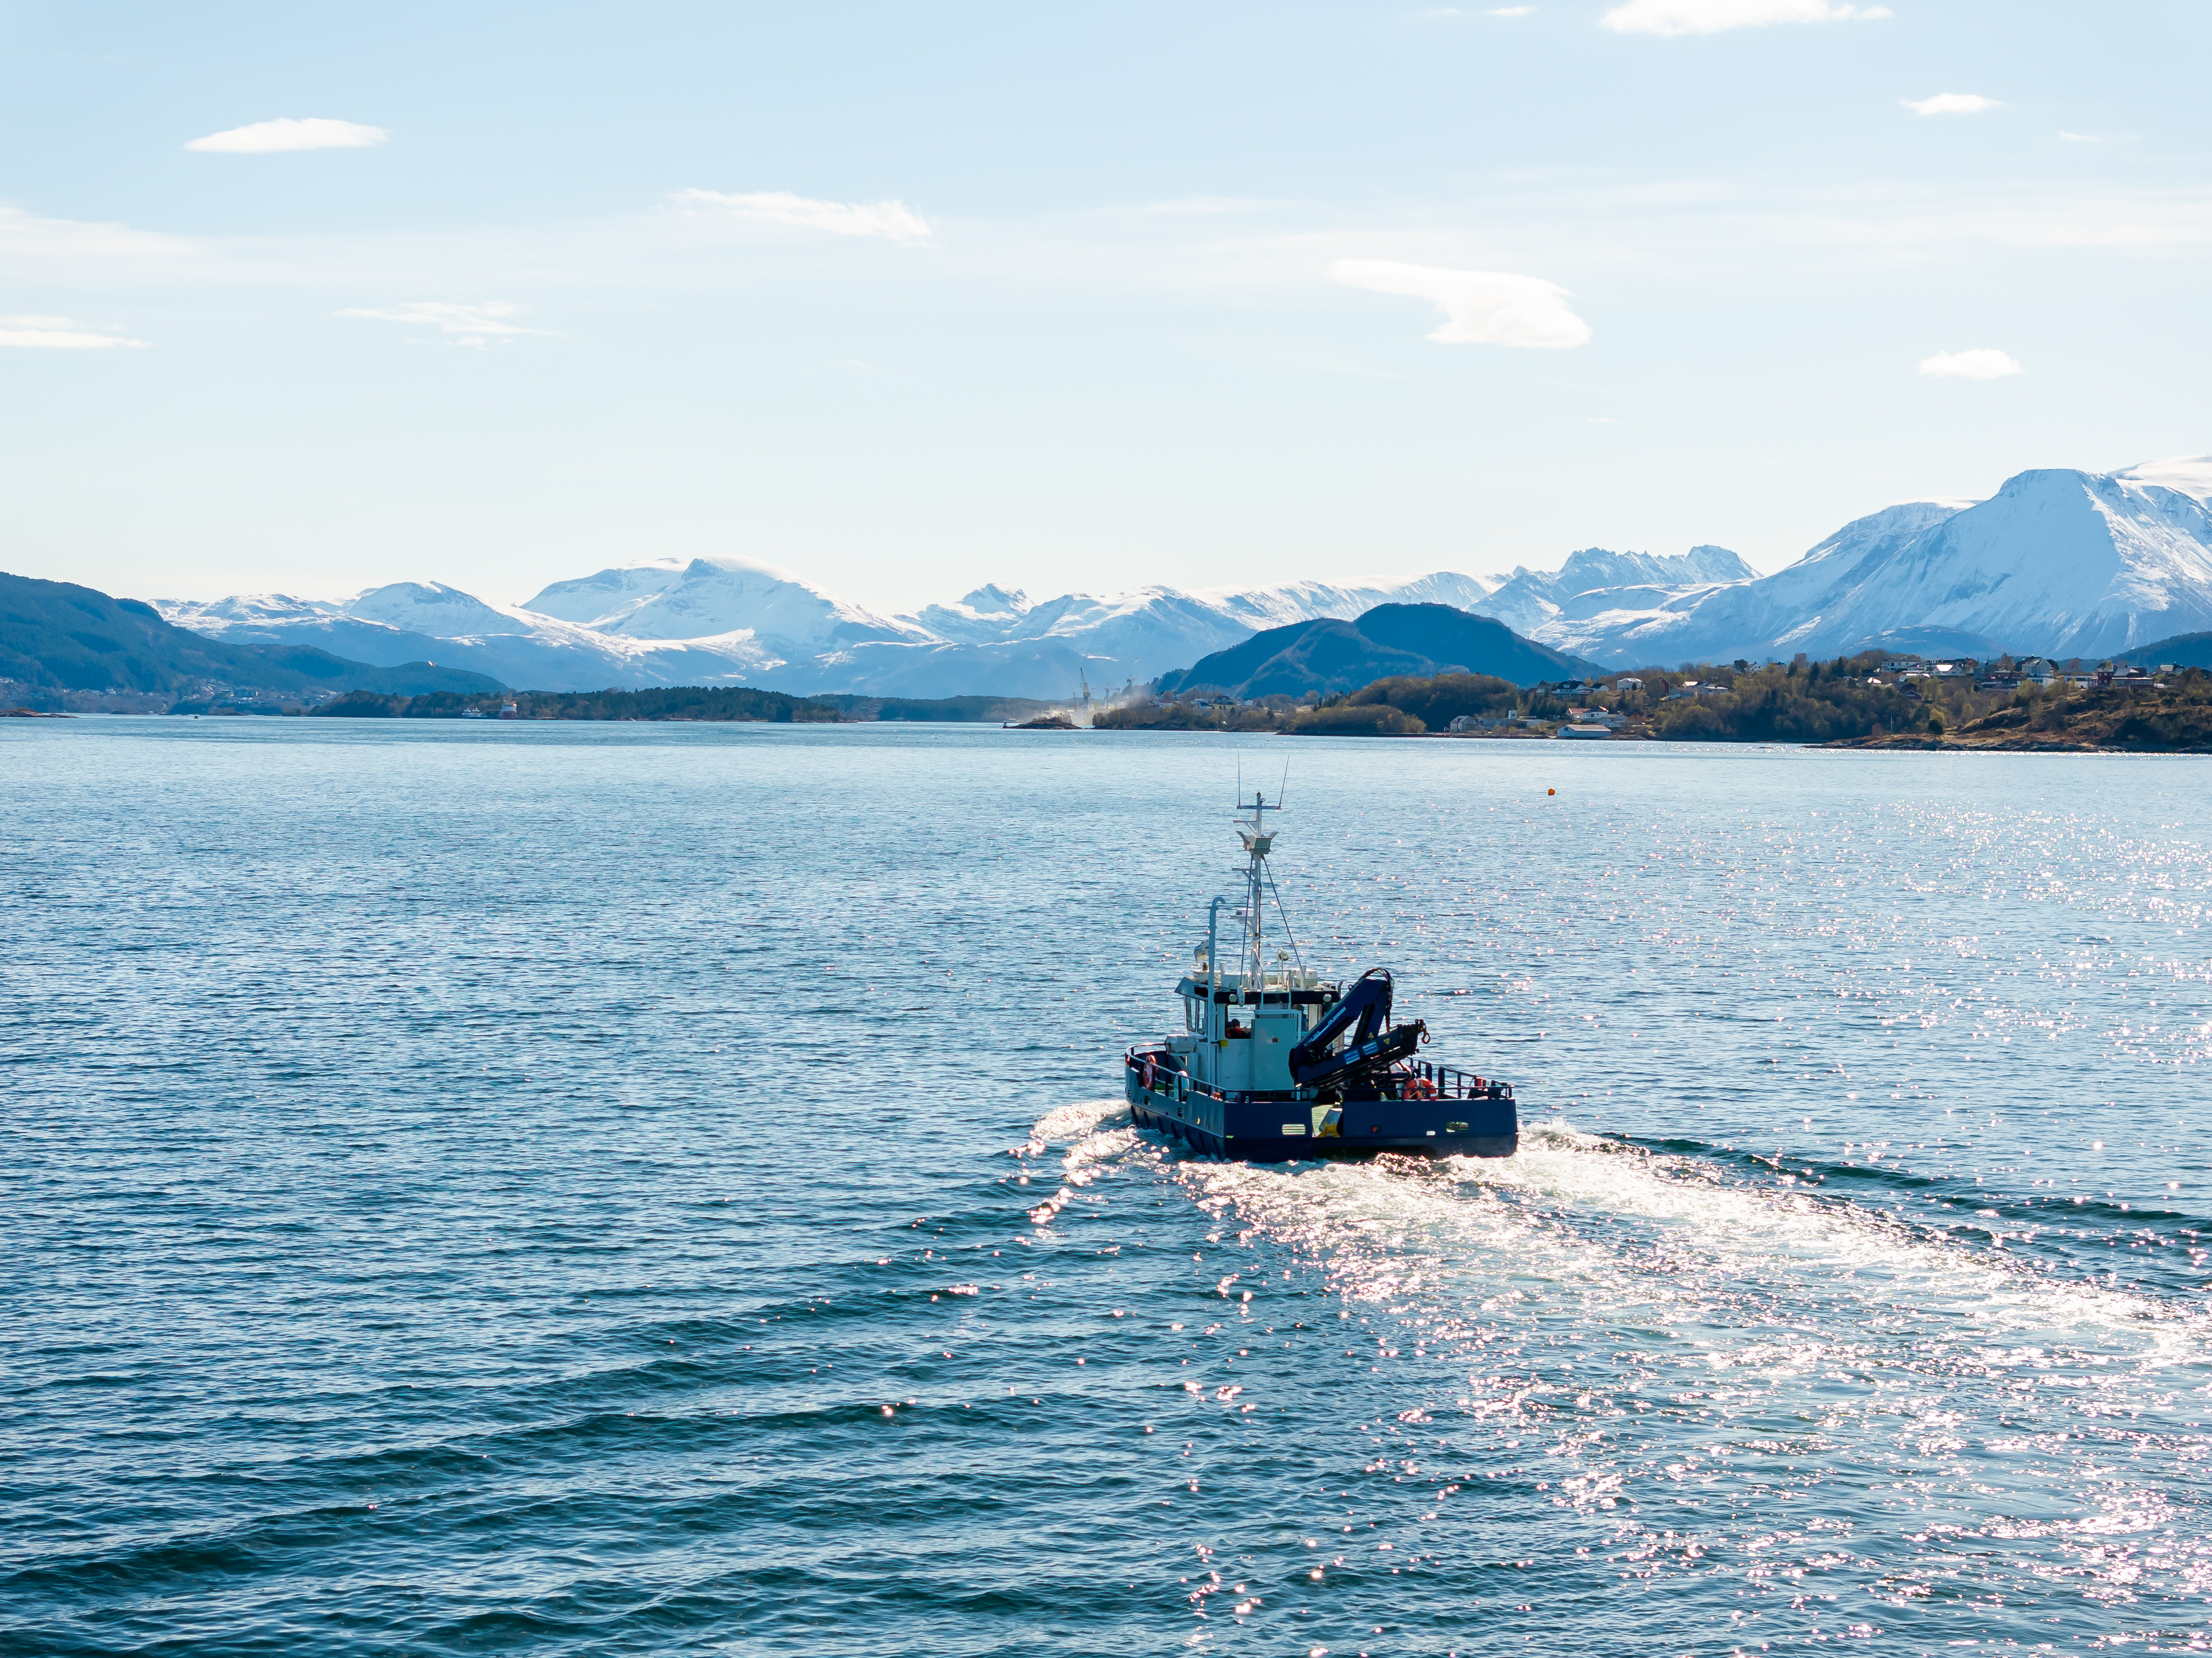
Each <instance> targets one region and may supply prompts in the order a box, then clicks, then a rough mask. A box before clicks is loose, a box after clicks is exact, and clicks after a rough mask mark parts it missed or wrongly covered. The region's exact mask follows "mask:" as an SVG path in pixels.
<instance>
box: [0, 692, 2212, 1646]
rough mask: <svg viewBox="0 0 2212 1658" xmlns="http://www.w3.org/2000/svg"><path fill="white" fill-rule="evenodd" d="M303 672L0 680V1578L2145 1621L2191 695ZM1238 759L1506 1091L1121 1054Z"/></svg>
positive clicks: (1670, 1627) (2192, 1154) (2197, 1365)
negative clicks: (1999, 723)
mask: <svg viewBox="0 0 2212 1658" xmlns="http://www.w3.org/2000/svg"><path fill="white" fill-rule="evenodd" d="M337 726H339V722H329V723H327V724H325V723H323V722H291V721H286V722H278V721H274V720H270V721H246V720H238V721H223V722H218V721H213V720H203V721H197V722H193V721H181V720H78V721H75V722H71V723H69V724H66V725H64V724H63V723H61V722H54V723H53V724H52V725H48V724H46V723H45V722H38V723H35V724H34V723H33V722H10V724H9V726H8V727H7V728H5V729H4V730H0V814H4V816H0V831H4V835H5V846H4V858H0V894H4V902H5V914H6V916H7V923H8V924H7V932H6V935H5V936H6V949H5V950H4V953H0V975H4V991H5V999H4V1002H0V1087H4V1090H5V1099H6V1108H5V1116H4V1121H5V1125H6V1129H7V1134H8V1141H7V1145H6V1153H7V1156H6V1163H5V1169H6V1173H5V1176H4V1178H5V1181H6V1188H5V1189H6V1196H7V1205H6V1212H7V1233H6V1236H7V1243H6V1256H5V1259H6V1260H7V1263H8V1270H7V1272H6V1274H5V1277H4V1280H0V1295H4V1301H0V1308H4V1314H5V1320H6V1329H7V1338H6V1343H5V1348H4V1354H3V1355H0V1366H4V1368H0V1387H4V1389H5V1401H6V1410H5V1413H4V1416H0V1648H5V1649H7V1650H9V1651H21V1652H40V1653H44V1652H112V1653H120V1652H145V1651H164V1650H175V1651H185V1650H189V1651H191V1652H194V1653H246V1652H263V1653H280V1652H281V1653H298V1652H313V1653H317V1654H347V1653H370V1652H375V1653H388V1652H393V1651H421V1652H445V1651H456V1652H458V1651H468V1652H485V1651H526V1652H547V1653H601V1652H604V1653H629V1652H653V1653H659V1652H671V1651H694V1650H715V1651H726V1652H736V1653H809V1654H811V1653H822V1652H838V1653H858V1654H877V1653H881V1654H903V1653H918V1652H927V1653H945V1654H983V1653H1002V1652H1031V1651H1053V1652H1066V1653H1093V1652H1096V1653H1113V1654H1117V1655H1120V1654H1128V1653H1133V1652H1167V1651H1170V1650H1176V1651H1182V1652H1201V1653H1202V1652H1222V1653H1254V1654H1261V1653H1266V1654H1280V1653H1311V1652H1316V1651H1320V1650H1322V1649H1326V1650H1327V1651H1328V1652H1329V1653H1333V1654H1340V1655H1342V1654H1353V1653H1359V1652H1370V1653H1375V1654H1381V1653H1386V1652H1388V1653H1424V1654H1425V1653H1438V1654H1443V1653H1461V1654H1476V1653H1492V1652H1523V1651H1590V1652H1604V1653H1613V1652H1637V1653H1644V1652H1650V1653H1655V1654H1656V1653H1674V1652H1681V1653H1699V1654H1704V1653H1724V1652H1733V1651H1737V1650H1746V1651H1755V1650H1760V1649H1769V1648H1771V1649H1776V1650H1780V1649H1796V1648H1798V1647H1801V1646H1811V1645H1814V1644H1818V1643H1826V1642H1829V1641H1832V1640H1833V1641H1849V1640H1851V1639H1854V1638H1857V1639H1860V1640H1863V1641H1864V1642H1865V1643H1867V1644H1868V1645H1869V1649H1878V1650H1882V1651H1893V1652H1919V1651H1930V1652H1932V1651H1936V1650H1939V1649H1942V1650H1945V1651H1948V1650H1950V1649H1954V1648H1955V1647H1960V1646H1962V1645H1964V1644H1966V1643H1981V1644H1982V1645H1983V1646H1984V1648H1985V1649H2014V1648H2017V1649H2048V1650H2055V1651H2087V1650H2092V1649H2098V1648H2100V1647H2102V1646H2105V1645H2108V1644H2109V1645H2114V1646H2118V1645H2122V1644H2124V1645H2125V1646H2126V1647H2127V1648H2128V1649H2130V1650H2147V1651H2181V1650H2198V1649H2203V1648H2204V1647H2206V1646H2207V1645H2212V1641H2208V1639H2207V1638H2206V1637H2205V1636H2204V1634H2203V1631H2204V1629H2205V1627H2206V1625H2207V1622H2208V1616H2212V1612H2208V1606H2212V1527H2208V1524H2207V1515H2206V1506H2205V1505H2206V1499H2207V1497H2208V1496H2212V1469H2208V1468H2207V1467H2206V1466H2205V1455H2206V1449H2207V1447H2208V1443H2212V1440H2208V1436H2207V1434H2206V1431H2205V1424H2206V1422H2207V1419H2208V1412H2212V1399H2208V1395H2207V1388H2208V1385H2212V1363H2208V1359H2212V1343H2208V1334H2212V1331H2208V1324H2207V1312H2206V1309H2205V1307H2204V1305H2203V1303H2204V1302H2205V1300H2206V1299H2207V1297H2205V1296H2204V1294H2203V1290H2204V1286H2205V1284H2206V1283H2207V1277H2206V1271H2205V1263H2206V1254H2205V1244H2204V1242H2203V1236H2202V1234H2203V1232H2204V1231H2205V1230H2207V1227H2208V1215H2209V1214H2212V1211H2208V1202H2212V1199H2208V1192H2212V1186H2208V1181H2212V1173H2208V1169H2207V1157H2206V1152H2207V1144H2208V1127H2212V1100H2208V1097H2207V1096H2208V1090H2207V1088H2206V1085H2205V1074H2206V1073H2205V1071H2204V1068H2203V1061H2204V1060H2205V1056H2206V1054H2207V1050H2208V1048H2212V1023H2208V1020H2212V1011H2208V1005H2207V1004H2208V985H2207V981H2208V956H2212V949H2208V936H2207V932H2206V930H2205V925H2204V924H2205V919H2206V917H2205V905H2206V902H2207V898H2208V893H2212V866H2209V865H2212V859H2209V858H2208V849H2207V848H2208V835H2207V829H2208V823H2207V816H2208V814H2207V807H2206V799H2207V794H2206V790H2205V786H2204V785H2205V778H2206V775H2207V774H2206V773H2205V771H2204V769H2203V762H2202V761H2195V760H2186V759H2181V760H2159V759H2140V758H2134V759H2130V758H2098V757H2066V756H2012V757H2007V756H1871V755H1841V754H1837V755H1832V754H1819V753H1811V752H1799V751H1790V750H1682V749H1656V748H1644V747H1638V748H1634V749H1628V748H1625V747H1624V748H1622V749H1610V750H1584V749H1572V750H1565V751H1561V750H1560V748H1559V745H1553V744H1443V743H1401V744H1387V743H1368V744H1357V743H1345V744H1329V743H1325V742H1316V741H1296V742H1294V741H1292V740H1291V739H1274V740H1265V739H1245V740H1243V742H1242V743H1241V744H1239V743H1237V742H1235V741H1232V740H1230V739H1215V738H1205V737H1156V736H1146V735H1139V734H1118V733H1117V734H1103V733H1102V734H1086V735H1079V736H1073V737H1068V736H1058V735H1053V734H1043V733H1002V732H996V731H988V732H945V731H913V730H908V731H901V730H896V729H892V728H881V727H863V728H856V729H829V730H820V729H810V728H804V727H801V728H796V729H793V728H781V729H776V728H769V727H745V726H736V727H719V728H716V727H700V728H694V729H684V728H671V727H665V726H663V727H635V726H633V727H538V726H532V727H526V728H522V729H516V728H514V727H513V726H497V727H494V728H492V729H489V730H478V729H473V728H471V727H465V726H413V725H409V726H399V725H396V724H395V725H390V726H386V725H380V724H374V725H372V724H368V723H366V722H363V723H362V724H358V725H356V724H354V723H353V722H346V723H345V725H344V726H343V728H334V727H337ZM1286 761H1287V762H1288V765H1289V768H1290V804H1291V813H1290V815H1289V817H1288V820H1287V822H1286V824H1285V833H1284V836H1283V839H1282V841H1281V843H1280V846H1279V856H1278V859H1277V864H1278V868H1279V876H1280V878H1281V879H1282V882H1283V885H1284V889H1285V898H1286V899H1287V900H1288V901H1289V902H1290V903H1291V907H1292V912H1293V915H1294V918H1297V919H1300V920H1303V921H1304V932H1305V933H1306V935H1307V937H1308V938H1309V940H1310V943H1311V944H1313V945H1314V946H1315V947H1316V949H1317V950H1318V952H1319V954H1320V955H1321V957H1322V960H1323V962H1324V963H1325V964H1327V965H1328V966H1331V967H1334V968H1341V969H1346V970H1356V969H1357V968H1358V967H1364V966H1365V965H1368V964H1370V963H1376V962H1380V963H1385V964H1388V965H1390V966H1392V967H1394V968H1395V969H1397V971H1398V974H1399V979H1400V983H1401V987H1404V988H1405V989H1406V990H1407V991H1410V992H1413V993H1415V994H1414V996H1413V1000H1412V1004H1411V1005H1412V1010H1413V1011H1414V1012H1415V1013H1417V1014H1418V1015H1419V1016H1420V1017H1425V1019H1427V1021H1428V1022H1429V1023H1430V1025H1431V1028H1432V1029H1433V1030H1434V1031H1435V1033H1436V1035H1437V1042H1436V1045H1435V1046H1434V1047H1433V1048H1431V1050H1430V1051H1431V1054H1432V1055H1434V1056H1435V1057H1437V1058H1439V1059H1442V1060H1446V1061H1448V1062H1458V1063H1462V1064H1465V1065H1468V1066H1471V1067H1474V1068H1480V1069H1481V1070H1482V1071H1484V1072H1486V1073H1488V1072H1496V1073H1497V1074H1499V1075H1502V1076H1504V1077H1506V1078H1510V1079H1512V1080H1513V1081H1515V1082H1516V1084H1517V1085H1518V1090H1519V1093H1520V1097H1521V1101H1522V1113H1523V1120H1524V1122H1525V1123H1526V1124H1527V1125H1528V1127H1527V1131H1526V1133H1525V1134H1524V1139H1523V1150H1522V1153H1521V1155H1520V1156H1519V1157H1516V1158H1515V1159H1513V1160H1511V1161H1510V1162H1486V1163H1446V1164H1442V1165H1426V1164H1414V1163H1372V1164H1367V1165H1347V1166H1339V1167H1322V1166H1317V1165H1311V1164H1307V1165H1296V1166H1291V1167H1287V1168H1285V1167H1276V1168H1245V1167H1241V1166H1237V1165H1233V1164H1223V1163H1208V1162H1203V1161H1197V1160H1192V1159H1188V1158H1185V1157H1177V1156H1175V1155H1171V1154H1170V1152H1169V1151H1166V1150H1165V1149H1164V1147H1162V1146H1161V1145H1157V1144H1153V1143H1151V1142H1149V1141H1146V1140H1145V1139H1142V1138H1140V1137H1139V1136H1137V1135H1135V1134H1133V1133H1132V1132H1131V1130H1130V1128H1129V1127H1128V1125H1127V1118H1126V1115H1125V1114H1123V1113H1122V1111H1121V1108H1120V1105H1119V1102H1118V1098H1117V1090H1118V1085H1119V1084H1118V1072H1117V1069H1116V1067H1117V1063H1118V1054H1119V1051H1120V1048H1121V1045H1122V1044H1123V1043H1124V1042H1127V1041H1128V1040H1130V1039H1132V1038H1133V1037H1134V1036H1136V1035H1141V1034H1148V1033H1150V1032H1152V1031H1153V1030H1155V1029H1158V1028H1160V1026H1161V1025H1162V1024H1163V1023H1164V1021H1165V1019H1166V1018H1167V1017H1168V1016H1170V1014H1172V1013H1173V1012H1174V1011H1175V1009H1174V1007H1173V1005H1172V1002H1171V998H1170V987H1171V984H1172V975H1173V973H1174V970H1175V968H1176V965H1177V964H1178V963H1180V962H1181V961H1182V960H1184V959H1186V955H1187V951H1188V946H1189V944H1190V942H1191V941H1192V939H1193V938H1194V937H1195V936H1196V933H1197V930H1198V928H1199V927H1200V926H1201V925H1202V919H1201V918H1202V913H1203V907H1204V902H1205V900H1206V898H1207V897H1208V896H1211V895H1212V893H1213V892H1215V891H1218V890H1226V888H1227V885H1228V883H1229V880H1230V874H1229V872H1230V867H1231V860H1230V853H1231V849H1232V842H1231V838H1230V835H1229V831H1228V828H1227V821H1226V820H1227V816H1228V810H1229V802H1230V796H1231V791H1232V789H1233V787H1234V784H1235V780H1236V777H1237V769H1238V768H1239V766H1240V765H1241V766H1242V768H1243V772H1244V774H1245V776H1246V777H1247V778H1248V780H1249V778H1250V777H1251V776H1252V775H1254V774H1255V773H1257V772H1259V771H1261V769H1263V768H1264V770H1265V771H1266V773H1267V775H1268V777H1269V780H1270V781H1272V780H1273V778H1274V777H1275V776H1276V775H1279V768H1281V767H1282V766H1283V765H1284V764H1285V762H1286ZM1552 788H1556V789H1557V790H1558V791H1559V792H1558V793H1557V794H1556V795H1549V794H1547V793H1546V791H1547V789H1552Z"/></svg>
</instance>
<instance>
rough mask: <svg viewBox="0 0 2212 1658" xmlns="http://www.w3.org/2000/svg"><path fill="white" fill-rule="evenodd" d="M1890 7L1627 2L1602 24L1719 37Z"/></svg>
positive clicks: (1799, 0)
mask: <svg viewBox="0 0 2212 1658" xmlns="http://www.w3.org/2000/svg"><path fill="white" fill-rule="evenodd" d="M1888 15H1889V9H1888V8H1887V7H1886V6H1867V7H1858V6H1850V5H1838V4H1835V3H1833V0H1628V3H1626V5H1620V6H1615V7H1614V8H1613V9H1612V10H1611V11H1609V12H1607V13H1606V15H1605V16H1604V17H1603V18H1602V19H1601V21H1602V22H1603V23H1604V24H1605V26H1606V27H1607V28H1609V29H1612V30H1613V31H1614V32H1615V33H1620V34H1718V33H1720V32H1721V31H1722V30H1723V29H1741V28H1759V27H1765V25H1766V24H1769V23H1836V22H1841V21H1843V20H1844V18H1846V17H1857V18H1870V17H1887V16H1888Z"/></svg>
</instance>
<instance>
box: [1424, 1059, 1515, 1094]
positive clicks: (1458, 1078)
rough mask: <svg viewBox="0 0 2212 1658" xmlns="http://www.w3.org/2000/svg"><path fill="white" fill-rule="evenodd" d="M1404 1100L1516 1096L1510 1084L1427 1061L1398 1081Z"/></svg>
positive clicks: (1455, 1067)
mask: <svg viewBox="0 0 2212 1658" xmlns="http://www.w3.org/2000/svg"><path fill="white" fill-rule="evenodd" d="M1398 1084H1399V1096H1400V1097H1401V1098H1407V1099H1410V1098H1416V1097H1419V1098H1425V1099H1438V1100H1510V1099H1511V1098H1512V1097H1513V1085H1512V1084H1510V1083H1502V1082H1495V1081H1492V1079H1491V1078H1488V1077H1478V1076H1476V1075H1475V1074H1474V1072H1472V1071H1462V1070H1460V1069H1459V1068H1458V1067H1457V1066H1449V1065H1432V1064H1431V1063H1430V1062H1429V1061H1428V1060H1414V1061H1413V1064H1412V1066H1410V1067H1408V1070H1407V1072H1404V1073H1401V1075H1400V1077H1399V1079H1398Z"/></svg>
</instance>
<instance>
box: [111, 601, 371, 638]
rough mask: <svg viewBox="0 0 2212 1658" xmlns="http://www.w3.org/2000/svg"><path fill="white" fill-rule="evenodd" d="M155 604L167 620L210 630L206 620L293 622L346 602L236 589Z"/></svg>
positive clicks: (336, 611) (330, 612) (332, 612)
mask: <svg viewBox="0 0 2212 1658" xmlns="http://www.w3.org/2000/svg"><path fill="white" fill-rule="evenodd" d="M153 603H154V608H155V610H157V611H159V612H160V613H161V618H162V620H163V621H165V622H170V623H174V624H175V625H176V626H178V627H179V628H190V629H193V630H194V631H195V632H202V633H204V632H207V631H209V629H206V628H204V627H202V626H201V624H202V623H229V622H246V623H257V622H289V621H295V620H297V619H298V618H300V617H301V616H337V615H340V614H342V613H343V610H344V608H345V607H344V606H343V605H342V604H331V602H330V601H329V600H328V599H322V598H293V597H292V595H291V594H289V593H234V594H232V595H231V596H230V597H229V598H216V599H209V600H206V601H204V602H202V601H200V600H197V599H190V598H157V599H155V600H154V601H153Z"/></svg>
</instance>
